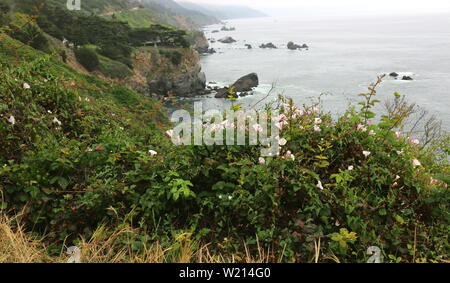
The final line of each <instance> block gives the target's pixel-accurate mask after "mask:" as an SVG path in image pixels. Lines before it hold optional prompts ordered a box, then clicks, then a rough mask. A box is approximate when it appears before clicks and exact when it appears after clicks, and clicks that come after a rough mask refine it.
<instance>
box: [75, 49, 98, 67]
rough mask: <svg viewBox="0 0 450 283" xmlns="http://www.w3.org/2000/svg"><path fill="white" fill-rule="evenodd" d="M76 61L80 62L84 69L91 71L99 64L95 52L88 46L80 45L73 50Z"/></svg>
mask: <svg viewBox="0 0 450 283" xmlns="http://www.w3.org/2000/svg"><path fill="white" fill-rule="evenodd" d="M75 56H76V58H77V61H78V62H80V64H81V65H83V67H85V68H86V70H88V71H90V72H92V71H94V70H96V69H97V68H98V66H99V64H100V60H99V59H98V56H97V53H95V51H94V50H92V49H91V48H88V47H81V48H78V49H76V50H75Z"/></svg>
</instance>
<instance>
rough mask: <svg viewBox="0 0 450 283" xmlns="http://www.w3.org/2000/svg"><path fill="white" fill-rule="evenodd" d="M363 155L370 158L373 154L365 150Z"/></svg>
mask: <svg viewBox="0 0 450 283" xmlns="http://www.w3.org/2000/svg"><path fill="white" fill-rule="evenodd" d="M363 154H364V156H365V157H368V156H369V155H370V154H371V152H370V151H365V150H364V151H363Z"/></svg>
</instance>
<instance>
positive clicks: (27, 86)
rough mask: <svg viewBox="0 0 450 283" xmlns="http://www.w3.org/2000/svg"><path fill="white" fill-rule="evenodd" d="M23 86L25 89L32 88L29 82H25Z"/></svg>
mask: <svg viewBox="0 0 450 283" xmlns="http://www.w3.org/2000/svg"><path fill="white" fill-rule="evenodd" d="M23 88H24V89H30V88H31V87H30V85H29V84H27V83H23Z"/></svg>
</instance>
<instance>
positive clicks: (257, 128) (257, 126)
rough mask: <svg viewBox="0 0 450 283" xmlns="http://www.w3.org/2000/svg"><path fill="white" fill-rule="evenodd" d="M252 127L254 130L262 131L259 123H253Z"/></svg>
mask: <svg viewBox="0 0 450 283" xmlns="http://www.w3.org/2000/svg"><path fill="white" fill-rule="evenodd" d="M253 129H254V130H255V131H257V132H262V131H263V128H262V127H261V125H260V124H255V125H253Z"/></svg>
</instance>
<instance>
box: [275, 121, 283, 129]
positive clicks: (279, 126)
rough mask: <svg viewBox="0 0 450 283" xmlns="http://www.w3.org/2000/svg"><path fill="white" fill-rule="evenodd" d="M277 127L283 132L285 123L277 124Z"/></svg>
mask: <svg viewBox="0 0 450 283" xmlns="http://www.w3.org/2000/svg"><path fill="white" fill-rule="evenodd" d="M275 127H277V128H278V129H280V131H281V130H283V123H282V122H278V123H275Z"/></svg>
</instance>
